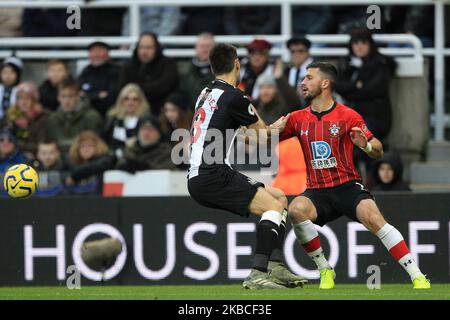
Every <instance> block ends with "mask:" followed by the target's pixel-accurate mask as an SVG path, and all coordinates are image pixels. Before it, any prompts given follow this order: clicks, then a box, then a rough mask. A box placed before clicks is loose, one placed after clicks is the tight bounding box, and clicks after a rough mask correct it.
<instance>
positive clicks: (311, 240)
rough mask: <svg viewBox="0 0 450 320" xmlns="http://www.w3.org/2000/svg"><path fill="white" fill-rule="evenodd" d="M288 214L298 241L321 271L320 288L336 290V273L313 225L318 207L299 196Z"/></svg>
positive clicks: (290, 206) (293, 201)
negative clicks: (326, 256)
mask: <svg viewBox="0 0 450 320" xmlns="http://www.w3.org/2000/svg"><path fill="white" fill-rule="evenodd" d="M288 212H289V217H290V219H291V222H292V226H293V228H294V232H295V235H296V236H297V240H298V241H299V243H300V245H301V246H302V247H303V249H305V251H306V253H307V254H308V256H310V257H311V259H312V260H313V261H314V263H315V264H316V265H317V268H318V269H319V271H320V286H319V288H320V289H332V288H334V279H335V278H336V273H335V272H334V270H333V268H332V267H331V266H330V264H329V263H328V261H327V259H326V258H325V255H324V253H323V249H322V246H321V244H320V237H319V233H318V232H317V229H316V227H315V226H314V224H313V222H314V221H316V219H317V209H316V207H315V206H314V204H313V203H312V201H311V200H310V199H308V198H307V197H304V196H299V197H296V198H295V199H294V200H292V202H291V204H290V205H289V210H288Z"/></svg>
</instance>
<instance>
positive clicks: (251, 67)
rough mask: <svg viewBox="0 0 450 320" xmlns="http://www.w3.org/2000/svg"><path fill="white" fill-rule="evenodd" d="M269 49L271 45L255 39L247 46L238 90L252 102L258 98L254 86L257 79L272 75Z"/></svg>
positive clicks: (256, 89)
mask: <svg viewBox="0 0 450 320" xmlns="http://www.w3.org/2000/svg"><path fill="white" fill-rule="evenodd" d="M271 48H272V45H271V44H270V43H269V42H268V41H266V40H262V39H255V40H253V41H252V42H250V44H249V45H248V46H247V50H248V54H249V56H248V59H247V60H246V61H243V64H242V65H243V66H242V69H241V82H240V84H239V88H240V89H241V90H243V91H244V92H245V93H247V94H248V95H249V96H250V97H251V98H252V99H253V100H256V99H258V96H259V88H258V86H256V81H257V80H258V77H259V76H261V75H263V74H272V73H273V64H272V63H271V62H270V59H269V52H270V49H271Z"/></svg>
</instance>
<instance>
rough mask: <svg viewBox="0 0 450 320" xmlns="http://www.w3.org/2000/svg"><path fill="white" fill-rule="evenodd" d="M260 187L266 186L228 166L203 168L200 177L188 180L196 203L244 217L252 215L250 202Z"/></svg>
mask: <svg viewBox="0 0 450 320" xmlns="http://www.w3.org/2000/svg"><path fill="white" fill-rule="evenodd" d="M259 187H263V188H264V184H263V183H261V182H258V181H255V180H253V179H251V178H249V177H247V176H245V175H243V174H242V173H240V172H238V171H236V170H233V169H231V168H230V167H229V166H227V165H223V166H214V167H211V168H208V169H203V168H202V169H201V173H200V174H199V175H198V176H196V177H193V178H190V179H189V180H188V190H189V193H190V195H191V197H192V198H193V199H194V200H195V201H196V202H198V203H199V204H201V205H202V206H205V207H209V208H215V209H222V210H227V211H230V212H233V213H235V214H238V215H240V216H243V217H248V216H249V215H250V211H249V206H250V202H251V201H252V200H253V198H254V196H255V194H256V191H257V189H258V188H259Z"/></svg>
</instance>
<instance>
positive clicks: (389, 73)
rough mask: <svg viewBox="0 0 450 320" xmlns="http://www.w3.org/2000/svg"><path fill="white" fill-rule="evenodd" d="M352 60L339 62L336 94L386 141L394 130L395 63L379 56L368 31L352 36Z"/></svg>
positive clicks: (361, 31) (355, 33)
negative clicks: (392, 89)
mask: <svg viewBox="0 0 450 320" xmlns="http://www.w3.org/2000/svg"><path fill="white" fill-rule="evenodd" d="M349 50H350V56H349V57H347V58H346V59H344V60H342V61H340V64H339V77H338V81H337V83H336V92H337V93H338V94H340V95H341V96H342V97H343V98H344V99H345V100H346V102H347V103H348V104H349V105H350V106H352V107H354V108H355V110H356V111H358V112H359V113H360V114H361V115H362V117H363V118H364V121H365V123H366V124H367V127H368V128H369V129H370V131H372V132H373V134H374V135H375V136H376V137H377V138H379V139H381V140H383V139H385V138H386V136H387V135H388V133H389V130H390V128H391V100H390V95H389V83H390V79H391V78H392V77H393V75H394V72H395V68H396V63H395V61H394V60H393V59H392V58H390V57H387V56H384V55H382V54H380V53H379V52H378V49H377V47H376V44H375V42H374V41H373V39H372V35H371V33H370V32H369V31H368V30H367V29H357V30H355V31H353V32H352V35H351V40H350V44H349Z"/></svg>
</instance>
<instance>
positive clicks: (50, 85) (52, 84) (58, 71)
mask: <svg viewBox="0 0 450 320" xmlns="http://www.w3.org/2000/svg"><path fill="white" fill-rule="evenodd" d="M66 79H71V76H70V73H69V68H68V67H67V65H66V63H65V62H64V61H62V60H58V59H52V60H50V61H49V62H48V63H47V79H46V80H44V82H42V83H41V85H40V86H39V94H40V101H41V104H42V105H43V106H44V108H46V109H48V110H50V111H55V110H56V109H57V108H58V106H59V101H58V86H59V85H60V84H61V83H62V82H63V81H64V80H66Z"/></svg>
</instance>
